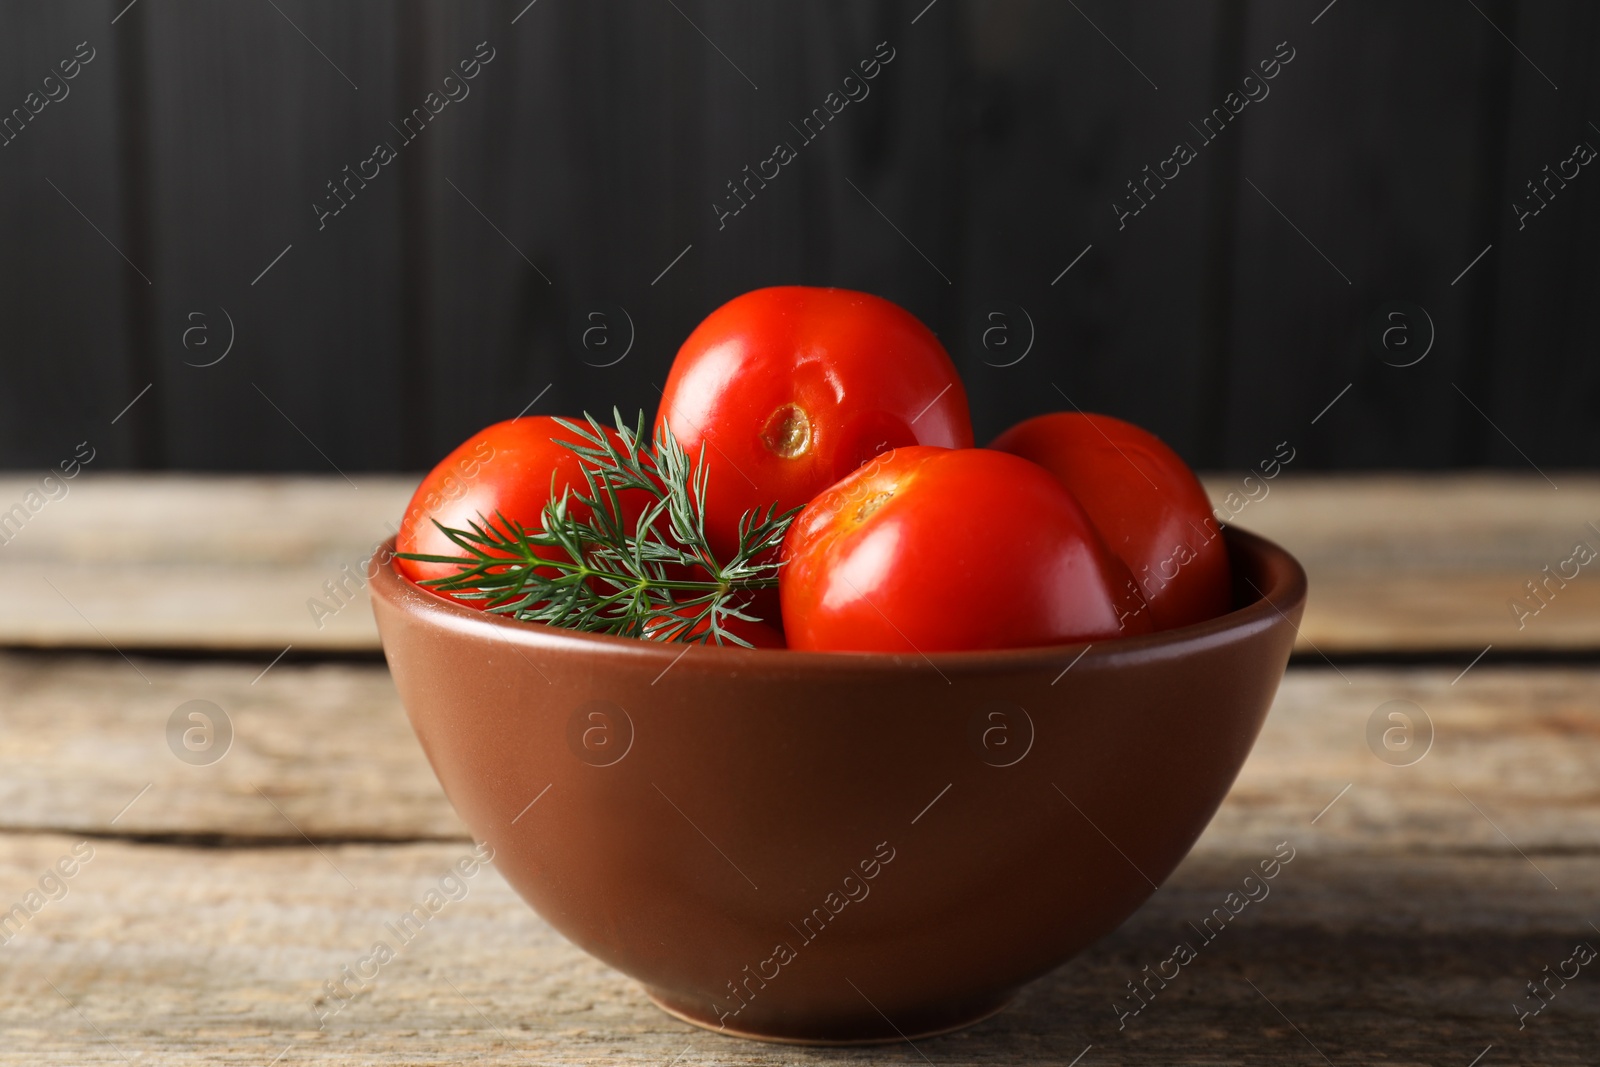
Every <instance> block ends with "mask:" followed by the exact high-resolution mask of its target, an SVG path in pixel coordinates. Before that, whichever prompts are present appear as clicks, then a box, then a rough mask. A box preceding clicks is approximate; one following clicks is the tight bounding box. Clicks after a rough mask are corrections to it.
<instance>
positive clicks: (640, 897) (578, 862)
mask: <svg viewBox="0 0 1600 1067" xmlns="http://www.w3.org/2000/svg"><path fill="white" fill-rule="evenodd" d="M1224 536H1225V537H1226V538H1227V543H1228V548H1229V552H1230V555H1231V559H1232V563H1233V568H1234V575H1235V579H1234V580H1235V601H1234V602H1235V604H1236V608H1235V610H1233V611H1232V612H1230V613H1228V614H1226V615H1223V616H1221V617H1219V618H1216V619H1212V620H1209V621H1207V622H1204V623H1199V624H1196V625H1194V626H1188V627H1184V628H1182V629H1177V630H1168V631H1164V632H1161V633H1157V634H1152V635H1149V636H1146V637H1137V638H1129V639H1125V640H1119V641H1110V642H1104V643H1096V644H1093V645H1088V646H1085V645H1082V644H1078V645H1060V646H1052V647H1047V648H1028V649H1013V650H1004V651H987V652H952V653H938V654H934V655H928V656H922V655H917V654H914V653H913V654H908V655H884V654H864V653H823V652H792V651H786V650H747V649H740V648H734V647H718V646H701V645H681V644H677V645H673V644H660V643H655V642H648V641H639V640H633V639H629V638H617V637H607V636H601V635H593V634H583V633H577V632H574V631H570V630H562V629H557V628H552V627H548V626H543V625H538V624H531V623H522V622H517V621H514V620H508V619H504V618H500V617H497V616H492V615H488V614H485V613H484V612H481V611H478V610H475V609H472V608H468V607H464V606H462V605H460V604H456V603H454V602H452V601H449V600H447V599H445V598H443V597H440V596H437V595H435V594H433V593H430V592H428V591H425V590H423V589H420V588H418V587H416V586H414V585H412V584H411V583H410V582H408V581H406V580H405V579H404V578H402V577H401V576H400V575H399V574H398V573H397V572H396V571H395V569H394V565H393V561H392V560H391V561H390V562H389V563H388V564H387V565H386V566H385V567H383V568H382V569H381V571H380V572H379V573H378V575H377V576H376V577H375V578H374V579H373V581H372V583H371V588H372V594H373V598H372V599H373V610H374V612H375V614H376V615H377V620H378V628H379V630H380V632H381V634H382V638H383V648H384V654H385V656H386V657H387V659H388V662H389V667H390V670H391V671H392V672H393V675H394V679H395V684H396V686H397V687H398V688H399V692H400V697H401V700H402V701H403V702H404V704H405V707H406V712H407V714H408V716H409V717H410V720H411V724H412V726H413V728H414V729H415V730H416V733H417V737H418V738H419V739H420V741H421V742H422V747H423V750H424V751H425V752H426V754H427V757H428V760H429V762H430V763H431V764H432V765H433V769H434V772H435V773H436V774H437V775H438V778H439V781H440V783H441V784H442V785H443V787H444V790H445V793H446V794H447V795H448V796H449V798H450V801H451V803H452V804H454V805H455V808H456V810H457V812H459V813H460V815H461V817H462V818H463V819H464V820H465V821H466V824H467V826H468V827H469V828H470V829H471V830H472V832H473V834H474V835H475V836H477V837H478V838H479V839H480V840H483V841H486V842H488V843H489V844H490V845H491V846H492V847H493V849H494V853H495V860H494V862H495V865H496V866H497V867H498V868H499V870H500V872H501V873H502V874H503V875H504V876H505V878H506V880H507V881H508V882H510V883H511V885H512V886H513V887H514V888H515V889H516V890H517V892H519V893H520V894H521V895H522V897H523V898H524V899H525V900H527V901H528V903H529V904H531V905H532V906H533V907H534V909H535V910H537V911H538V913H539V914H540V915H541V916H543V917H544V918H545V919H546V920H548V921H549V922H550V924H551V925H552V926H554V927H555V928H556V929H557V930H559V931H560V932H561V933H562V934H564V935H565V936H566V937H567V938H568V939H570V940H571V941H572V942H573V943H574V944H576V945H578V946H579V947H581V948H582V949H584V950H585V951H587V952H589V953H590V954H592V955H594V956H595V957H597V958H598V959H600V960H602V961H603V962H605V963H607V964H609V965H611V966H612V967H615V968H617V969H618V970H620V971H622V972H623V973H625V974H628V975H630V976H632V977H633V978H635V979H637V980H638V981H639V982H640V983H642V984H643V985H644V987H645V989H646V991H647V992H648V993H649V995H650V997H651V999H653V1000H654V1001H655V1002H656V1003H657V1004H658V1005H660V1006H661V1007H662V1008H664V1009H665V1010H666V1011H668V1012H670V1013H672V1014H673V1015H676V1016H678V1017H679V1018H682V1019H685V1020H687V1021H689V1022H692V1023H695V1024H697V1025H700V1026H704V1027H707V1028H709V1029H713V1030H722V1031H724V1032H728V1033H736V1034H740V1035H743V1036H748V1037H756V1038H762V1039H766V1040H773V1041H791V1042H803V1043H815V1044H827V1043H855V1042H872V1041H896V1040H901V1039H904V1038H914V1037H917V1036H920V1035H926V1034H931V1033H937V1032H940V1031H945V1030H950V1029H954V1028H956V1027H960V1026H964V1025H967V1024H969V1023H972V1022H975V1021H977V1020H979V1019H982V1018H984V1017H986V1016H988V1015H990V1014H992V1013H994V1012H995V1011H997V1010H999V1009H1000V1008H1001V1007H1003V1006H1004V1005H1005V1003H1006V1002H1007V1001H1008V1000H1009V999H1010V998H1011V996H1012V995H1013V994H1014V993H1015V992H1016V990H1017V989H1018V988H1019V987H1021V986H1022V985H1023V984H1025V983H1027V982H1028V981H1030V980H1032V979H1034V978H1037V977H1039V976H1040V975H1042V974H1044V973H1046V972H1047V971H1050V970H1051V969H1053V968H1055V967H1056V966H1058V965H1060V964H1061V963H1063V962H1065V961H1066V960H1068V959H1070V958H1071V957H1072V956H1073V955H1075V954H1076V953H1078V952H1080V951H1081V950H1083V949H1084V948H1085V947H1087V946H1088V945H1090V944H1091V943H1093V942H1094V941H1096V940H1097V939H1099V938H1100V937H1102V936H1103V935H1105V934H1106V933H1108V932H1110V931H1111V930H1113V929H1115V928H1116V927H1117V925H1118V924H1120V923H1121V922H1122V921H1123V920H1124V919H1126V918H1127V917H1128V916H1129V915H1130V914H1132V912H1133V911H1134V910H1135V909H1137V908H1138V907H1139V906H1140V905H1141V904H1142V903H1143V902H1144V901H1145V899H1146V898H1148V897H1149V896H1150V894H1151V893H1153V892H1154V891H1155V889H1156V887H1157V886H1158V885H1159V884H1160V883H1161V881H1162V880H1163V879H1165V878H1166V877H1167V876H1168V875H1169V874H1170V873H1171V872H1172V870H1173V869H1174V868H1175V867H1176V866H1177V865H1178V863H1179V862H1180V861H1181V860H1182V859H1183V857H1184V856H1185V855H1186V854H1187V853H1188V851H1189V849H1190V847H1191V846H1192V845H1193V844H1194V842H1195V840H1196V838H1198V837H1199V835H1200V833H1201V831H1202V830H1204V829H1205V826H1206V824H1207V822H1209V821H1210V819H1211V817H1212V815H1213V814H1214V813H1215V812H1216V810H1217V807H1218V805H1219V804H1220V803H1221V802H1222V799H1223V797H1224V796H1225V795H1226V793H1227V791H1228V789H1229V787H1230V786H1231V785H1232V783H1233V780H1234V777H1235V776H1236V775H1237V774H1238V772H1239V768H1240V766H1241V765H1242V764H1243V763H1244V760H1245V757H1246V756H1247V755H1248V754H1249V752H1250V747H1251V745H1252V744H1254V742H1255V738H1256V734H1257V733H1258V732H1259V730H1260V728H1261V724H1262V721H1263V720H1264V718H1265V717H1266V714H1267V710H1268V708H1269V707H1270V705H1271V703H1272V699H1273V696H1274V694H1275V693H1276V691H1277V687H1278V683H1279V681H1280V680H1281V678H1282V676H1283V671H1284V667H1285V666H1286V664H1287V662H1288V657H1289V652H1290V649H1291V647H1292V645H1293V643H1294V637H1295V632H1296V628H1297V626H1298V624H1299V619H1300V616H1301V612H1302V610H1303V608H1304V605H1305V598H1306V579H1305V572H1304V571H1303V570H1302V569H1301V568H1300V565H1299V564H1298V563H1297V562H1295V560H1294V558H1293V557H1292V556H1290V555H1289V554H1288V553H1287V552H1285V551H1284V550H1283V549H1281V548H1279V547H1278V546H1276V545H1274V544H1272V543H1271V542H1269V541H1266V540H1264V539H1263V538H1260V537H1257V536H1255V535H1252V534H1249V533H1245V532H1242V531H1239V530H1233V529H1229V530H1227V531H1225V535H1224ZM391 550H392V545H391ZM385 556H387V553H385Z"/></svg>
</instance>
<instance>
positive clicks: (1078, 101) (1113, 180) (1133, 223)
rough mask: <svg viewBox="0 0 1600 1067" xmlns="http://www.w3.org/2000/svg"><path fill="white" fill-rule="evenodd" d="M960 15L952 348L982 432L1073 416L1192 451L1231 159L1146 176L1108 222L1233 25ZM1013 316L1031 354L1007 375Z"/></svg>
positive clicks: (1191, 10) (1205, 380)
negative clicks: (959, 171) (957, 324)
mask: <svg viewBox="0 0 1600 1067" xmlns="http://www.w3.org/2000/svg"><path fill="white" fill-rule="evenodd" d="M956 11H963V12H964V15H963V17H964V18H965V19H966V20H967V21H968V22H969V23H970V26H971V33H970V37H968V41H969V45H968V47H969V48H970V50H971V55H972V64H973V67H974V70H975V79H974V81H973V82H972V83H971V85H970V86H968V87H966V89H967V90H968V91H967V92H966V93H964V94H963V96H962V98H961V99H959V100H958V101H955V103H956V105H957V110H956V115H955V116H953V118H954V119H955V120H956V121H957V122H959V123H960V124H961V126H962V127H963V128H964V129H965V131H966V132H967V133H968V136H969V140H968V143H967V145H966V152H965V159H964V161H963V163H964V166H965V167H966V169H967V171H968V173H969V174H970V176H971V185H970V188H969V189H968V190H967V196H966V204H967V211H968V219H967V225H966V232H967V249H966V257H965V262H964V263H963V264H961V265H960V267H959V269H960V270H961V272H962V279H961V280H962V287H963V288H962V291H961V294H960V296H961V299H960V306H961V313H962V320H963V321H962V326H963V327H964V328H963V330H962V331H961V333H960V336H959V339H958V342H959V348H960V352H961V357H962V358H961V362H962V370H963V373H964V375H965V376H966V378H967V380H968V383H969V388H970V389H971V391H972V392H974V393H975V394H976V395H977V396H978V398H979V400H978V403H977V404H976V405H975V406H976V408H977V410H976V411H975V417H976V419H977V423H978V436H979V438H980V439H981V440H985V441H986V440H988V439H989V438H991V437H992V436H994V435H995V434H997V433H998V432H999V431H1000V430H1002V429H1004V428H1005V427H1006V426H1007V425H1009V424H1011V423H1013V422H1015V421H1018V420H1020V419H1023V418H1026V417H1028V416H1031V415H1035V414H1039V413H1040V412H1042V411H1050V410H1067V409H1069V406H1070V404H1076V405H1078V406H1080V407H1082V408H1084V409H1085V410H1101V411H1105V412H1108V413H1110V414H1114V415H1117V416H1119V417H1122V418H1127V419H1131V420H1133V421H1136V422H1138V423H1140V424H1142V425H1145V426H1148V427H1149V428H1150V429H1152V430H1154V431H1155V432H1156V433H1158V434H1160V435H1161V436H1163V437H1164V438H1165V439H1167V440H1168V441H1169V442H1170V443H1171V444H1173V446H1174V447H1176V448H1177V449H1178V450H1179V451H1180V452H1183V453H1185V454H1186V455H1188V456H1189V458H1190V459H1192V460H1199V459H1203V458H1205V456H1204V453H1203V451H1202V449H1203V446H1204V444H1205V441H1206V436H1205V427H1206V425H1207V424H1208V421H1209V419H1208V414H1207V412H1205V411H1204V410H1203V408H1202V406H1201V405H1200V404H1198V403H1197V399H1198V398H1200V397H1202V396H1204V395H1205V393H1206V392H1207V390H1208V388H1209V382H1210V380H1211V378H1212V377H1213V375H1214V368H1213V366H1212V355H1213V353H1212V351H1211V349H1212V345H1213V340H1212V337H1211V336H1210V335H1211V332H1212V331H1213V329H1214V325H1213V324H1212V323H1211V321H1210V315H1209V313H1208V309H1207V305H1206V301H1207V295H1208V289H1207V280H1208V279H1209V278H1211V277H1212V276H1213V275H1214V273H1215V271H1214V268H1213V264H1214V263H1216V262H1217V261H1218V258H1219V256H1221V255H1222V254H1223V252H1224V249H1222V248H1220V247H1218V242H1217V235H1216V234H1215V233H1214V232H1212V231H1211V230H1210V229H1209V228H1208V227H1207V225H1206V220H1207V217H1208V215H1209V214H1210V213H1211V212H1213V211H1214V210H1216V207H1217V201H1218V198H1219V195H1220V194H1221V191H1223V190H1225V189H1227V188H1228V186H1229V185H1230V184H1231V182H1232V180H1233V168H1232V166H1231V161H1230V159H1229V158H1228V157H1227V156H1226V155H1224V154H1222V153H1220V152H1219V150H1218V149H1215V148H1213V149H1210V150H1208V153H1207V154H1206V155H1204V156H1203V157H1201V158H1199V159H1197V160H1195V161H1194V162H1193V163H1192V164H1190V165H1189V166H1187V167H1184V168H1182V170H1181V176H1180V177H1179V178H1178V179H1176V180H1174V181H1172V182H1171V183H1168V184H1167V187H1166V188H1161V183H1160V182H1156V183H1153V184H1152V186H1151V189H1153V190H1154V198H1153V199H1151V200H1150V201H1149V205H1148V207H1145V208H1143V209H1141V210H1140V211H1138V213H1137V214H1133V215H1130V216H1129V217H1126V218H1119V216H1118V215H1117V214H1116V213H1115V212H1114V211H1113V210H1112V205H1113V203H1117V202H1124V201H1131V200H1132V198H1131V197H1130V195H1129V192H1128V188H1127V183H1128V182H1130V181H1138V180H1141V179H1143V177H1144V174H1143V169H1144V168H1145V167H1146V166H1150V167H1155V166H1156V165H1157V164H1158V163H1159V161H1160V160H1162V159H1164V158H1166V157H1168V156H1169V155H1171V153H1172V147H1173V144H1174V142H1175V141H1176V140H1179V139H1182V138H1184V137H1185V136H1187V137H1188V138H1189V139H1193V136H1194V135H1193V134H1192V133H1189V131H1188V128H1187V125H1186V121H1187V119H1188V118H1189V117H1191V116H1192V115H1194V114H1195V113H1196V112H1197V111H1198V110H1199V108H1200V104H1201V102H1202V101H1205V100H1208V99H1209V98H1210V96H1211V95H1212V86H1213V83H1214V82H1215V80H1216V77H1217V60H1216V44H1217V42H1218V41H1219V39H1224V38H1226V37H1227V35H1229V34H1232V33H1236V32H1237V28H1238V27H1237V20H1236V18H1235V17H1234V13H1233V12H1232V10H1231V8H1230V7H1229V6H1228V5H1195V4H1186V3H1162V4H1158V5H1155V6H1154V7H1150V6H1147V5H1146V6H1141V7H1140V8H1138V9H1133V8H1127V7H1121V6H1117V5H1112V4H1105V3H1083V4H1079V5H1078V8H1077V9H1074V8H1073V7H1072V6H1070V5H1061V4H1052V3H1042V2H1038V0H1018V2H1011V3H1003V4H971V5H967V6H966V7H965V8H964V9H961V8H957V9H953V10H952V11H950V12H947V13H946V14H947V17H952V16H954V15H955V13H956ZM930 17H932V16H930ZM1091 20H1092V21H1091ZM1132 206H1134V207H1137V206H1138V202H1137V201H1133V202H1132ZM1090 245H1092V246H1093V247H1092V248H1091V249H1089V251H1087V252H1085V251H1084V250H1085V248H1087V247H1088V246H1090ZM1080 254H1082V258H1081V259H1079V258H1078V257H1079V256H1080ZM1075 260H1076V262H1074V261H1075ZM1069 265H1070V266H1071V270H1070V271H1068V272H1067V273H1065V274H1062V271H1064V270H1066V268H1067V267H1068V266H1069ZM1018 308H1020V309H1022V311H1020V312H1019V311H1018V310H1017V309H1018ZM996 312H998V313H999V314H1000V315H1001V316H1002V317H1001V318H991V317H990V316H991V315H992V314H995V313H996ZM1029 319H1031V322H1032V325H1033V328H1034V347H1033V349H1032V350H1031V351H1030V352H1029V353H1028V355H1027V356H1026V357H1025V358H1024V359H1023V360H1022V361H1021V362H1019V363H1016V364H1015V365H1009V366H1008V365H1007V364H1009V363H1010V361H1011V359H1013V358H1015V357H1016V356H1017V355H1020V351H1021V347H1020V346H1021V345H1022V344H1024V343H1025V342H1026V339H1027V334H1028V328H1027V323H1028V320H1029ZM1013 320H1020V321H1013ZM991 326H992V327H996V328H999V329H1003V330H1006V331H1007V332H1008V333H1009V334H1010V336H1009V337H1007V340H1008V341H1009V344H1010V348H1009V350H1008V347H1007V346H1004V345H1001V344H999V343H998V342H999V341H1000V340H1001V338H1002V337H1006V334H1004V333H990V334H989V340H990V342H991V344H990V345H989V346H987V347H986V346H985V345H984V344H983V338H984V330H985V329H988V328H990V327H991ZM1058 390H1059V391H1058ZM1063 394H1065V395H1063ZM1069 401H1070V404H1069Z"/></svg>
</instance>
